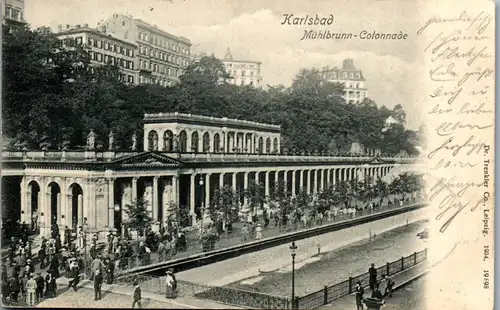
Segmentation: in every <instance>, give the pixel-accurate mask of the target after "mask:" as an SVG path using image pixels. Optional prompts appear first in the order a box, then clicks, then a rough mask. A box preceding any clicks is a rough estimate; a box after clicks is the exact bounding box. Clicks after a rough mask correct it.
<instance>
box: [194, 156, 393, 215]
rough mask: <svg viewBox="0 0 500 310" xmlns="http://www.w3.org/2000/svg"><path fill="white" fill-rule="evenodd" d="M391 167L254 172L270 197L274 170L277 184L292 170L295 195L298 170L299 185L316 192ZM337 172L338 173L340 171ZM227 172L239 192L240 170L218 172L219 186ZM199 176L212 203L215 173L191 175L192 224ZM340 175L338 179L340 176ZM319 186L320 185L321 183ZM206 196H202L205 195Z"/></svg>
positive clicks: (376, 175) (385, 171) (245, 176)
mask: <svg viewBox="0 0 500 310" xmlns="http://www.w3.org/2000/svg"><path fill="white" fill-rule="evenodd" d="M392 168H393V167H392V166H379V167H369V168H365V167H346V168H315V169H283V170H267V171H255V172H254V173H255V174H254V178H255V183H257V184H258V183H260V178H259V175H260V173H264V174H265V175H264V180H265V181H264V191H265V193H264V195H265V196H269V194H270V184H271V183H270V174H271V172H275V173H274V184H277V183H278V180H279V175H280V173H283V181H284V182H285V183H286V184H287V183H288V173H289V172H290V171H291V172H292V174H291V184H292V186H291V195H292V197H295V196H296V193H297V192H296V181H297V179H296V178H297V173H298V172H300V173H301V176H300V188H305V189H306V191H307V194H317V193H318V190H319V191H322V190H324V188H325V185H326V187H328V186H330V185H335V184H336V183H337V180H338V181H339V182H340V181H351V180H353V179H358V180H359V179H363V178H365V177H371V178H376V179H378V178H381V177H383V176H385V175H387V174H388V173H389V171H390V170H391V169H392ZM337 171H339V172H338V174H337ZM311 172H313V173H312V175H313V183H311ZM359 172H361V175H358V174H357V173H359ZM226 173H229V174H231V175H232V182H231V186H232V188H233V191H236V189H237V182H236V176H237V173H238V172H221V173H218V174H219V188H222V187H223V186H224V185H226V184H224V175H225V174H226ZM242 173H243V189H244V190H245V189H248V183H249V174H250V173H252V171H244V172H242ZM197 175H198V178H199V179H200V180H202V181H203V186H204V192H205V197H204V205H205V206H208V205H209V204H210V192H211V191H210V190H211V189H210V186H211V185H210V176H211V175H212V173H199V174H195V173H193V174H191V182H190V186H191V188H190V195H191V196H190V199H189V201H190V213H191V214H192V216H193V224H194V222H195V219H194V214H195V208H196V206H195V186H196V176H197ZM337 176H338V178H337ZM318 178H320V179H321V182H319V183H318ZM311 184H314V187H313V188H312V193H311ZM318 185H319V186H318ZM287 190H288V188H285V191H287ZM202 199H203V197H202ZM247 204H248V201H247V198H246V197H245V198H244V205H247Z"/></svg>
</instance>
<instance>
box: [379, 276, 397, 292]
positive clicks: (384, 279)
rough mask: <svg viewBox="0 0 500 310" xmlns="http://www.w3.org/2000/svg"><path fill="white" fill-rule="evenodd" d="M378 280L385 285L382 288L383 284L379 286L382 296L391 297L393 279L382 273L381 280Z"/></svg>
mask: <svg viewBox="0 0 500 310" xmlns="http://www.w3.org/2000/svg"><path fill="white" fill-rule="evenodd" d="M380 282H381V283H383V285H385V289H383V286H381V287H380V292H381V293H382V295H383V296H384V297H387V296H388V297H392V288H393V286H394V281H393V280H392V278H391V277H389V276H386V275H385V274H384V275H382V280H381V281H380Z"/></svg>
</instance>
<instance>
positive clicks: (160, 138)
mask: <svg viewBox="0 0 500 310" xmlns="http://www.w3.org/2000/svg"><path fill="white" fill-rule="evenodd" d="M156 132H157V133H158V151H160V152H162V151H163V150H164V149H165V139H163V136H164V134H165V130H157V131H156Z"/></svg>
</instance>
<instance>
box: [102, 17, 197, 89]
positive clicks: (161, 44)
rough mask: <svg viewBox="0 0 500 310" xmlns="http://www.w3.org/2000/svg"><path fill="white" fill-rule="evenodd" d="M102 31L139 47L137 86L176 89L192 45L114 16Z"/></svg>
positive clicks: (186, 40)
mask: <svg viewBox="0 0 500 310" xmlns="http://www.w3.org/2000/svg"><path fill="white" fill-rule="evenodd" d="M99 27H100V28H102V29H105V30H106V32H108V33H110V34H112V35H113V36H115V37H117V38H121V39H123V40H126V41H130V42H133V43H134V44H135V45H136V46H137V50H136V54H135V62H134V67H135V68H136V70H137V71H138V74H137V79H138V80H137V84H143V83H149V84H151V83H152V84H160V85H162V86H169V85H173V84H175V83H177V82H179V77H180V76H181V75H182V74H183V73H184V70H185V69H186V67H187V66H188V65H189V63H190V49H191V42H190V41H189V40H188V39H187V38H184V37H180V36H175V35H172V34H170V33H168V32H166V31H163V30H161V29H159V28H158V27H157V26H156V25H151V24H149V23H146V22H144V21H142V20H140V19H136V18H133V17H132V16H129V15H123V14H113V15H112V16H111V17H109V18H108V19H106V20H105V21H103V22H101V23H100V24H99Z"/></svg>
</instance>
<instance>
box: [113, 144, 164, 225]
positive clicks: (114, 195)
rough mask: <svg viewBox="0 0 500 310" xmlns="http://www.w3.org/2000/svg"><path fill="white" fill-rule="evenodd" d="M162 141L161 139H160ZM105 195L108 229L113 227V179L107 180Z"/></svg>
mask: <svg viewBox="0 0 500 310" xmlns="http://www.w3.org/2000/svg"><path fill="white" fill-rule="evenodd" d="M162 140H163V139H162ZM107 181H108V186H107V194H108V227H109V228H113V227H115V179H114V178H109V179H107Z"/></svg>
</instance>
